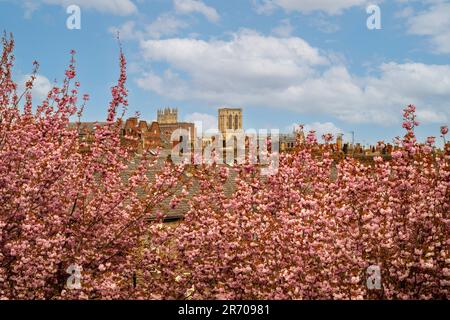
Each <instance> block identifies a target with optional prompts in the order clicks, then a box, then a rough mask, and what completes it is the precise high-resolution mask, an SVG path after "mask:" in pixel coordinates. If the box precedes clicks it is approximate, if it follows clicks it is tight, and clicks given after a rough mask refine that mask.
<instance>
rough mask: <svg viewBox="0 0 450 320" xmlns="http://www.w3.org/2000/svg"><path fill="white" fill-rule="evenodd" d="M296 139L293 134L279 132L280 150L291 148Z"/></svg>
mask: <svg viewBox="0 0 450 320" xmlns="http://www.w3.org/2000/svg"><path fill="white" fill-rule="evenodd" d="M296 141H297V138H296V136H295V134H280V151H281V152H285V151H289V150H292V149H293V148H294V147H295V144H296Z"/></svg>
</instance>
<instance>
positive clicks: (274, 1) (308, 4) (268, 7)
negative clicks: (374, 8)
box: [253, 0, 376, 15]
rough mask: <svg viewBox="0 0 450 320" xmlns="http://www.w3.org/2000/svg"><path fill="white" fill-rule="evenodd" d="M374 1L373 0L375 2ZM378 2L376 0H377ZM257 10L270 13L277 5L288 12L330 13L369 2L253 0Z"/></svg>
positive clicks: (349, 0) (348, 0) (333, 13)
mask: <svg viewBox="0 0 450 320" xmlns="http://www.w3.org/2000/svg"><path fill="white" fill-rule="evenodd" d="M373 2H374V1H372V3H373ZM375 2H376V1H375ZM253 3H254V6H255V8H256V12H258V13H260V14H261V13H262V14H270V13H271V12H273V11H274V10H275V9H276V8H277V7H278V8H282V9H284V10H286V11H288V12H291V11H300V12H303V13H311V12H314V11H322V12H325V13H327V14H330V15H336V14H341V13H342V12H343V11H344V10H346V9H349V8H352V7H355V6H362V5H364V4H367V3H368V1H367V0H253Z"/></svg>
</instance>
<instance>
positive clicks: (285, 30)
mask: <svg viewBox="0 0 450 320" xmlns="http://www.w3.org/2000/svg"><path fill="white" fill-rule="evenodd" d="M293 31H294V27H293V26H292V25H291V21H290V20H289V19H283V20H281V23H280V25H278V26H277V27H275V28H274V29H272V33H273V34H274V35H276V36H279V37H284V38H287V37H289V36H290V35H291V34H292V32H293Z"/></svg>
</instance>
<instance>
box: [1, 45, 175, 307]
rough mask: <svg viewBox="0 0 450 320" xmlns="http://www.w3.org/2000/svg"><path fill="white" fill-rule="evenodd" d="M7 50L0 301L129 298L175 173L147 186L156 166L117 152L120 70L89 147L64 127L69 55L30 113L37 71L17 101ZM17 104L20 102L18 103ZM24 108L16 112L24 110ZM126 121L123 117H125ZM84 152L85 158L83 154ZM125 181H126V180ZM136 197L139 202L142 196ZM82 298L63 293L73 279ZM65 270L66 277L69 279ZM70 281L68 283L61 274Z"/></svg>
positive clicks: (72, 93) (8, 49)
mask: <svg viewBox="0 0 450 320" xmlns="http://www.w3.org/2000/svg"><path fill="white" fill-rule="evenodd" d="M13 47H14V41H13V39H12V38H9V39H7V38H6V37H4V38H3V53H2V58H1V65H0V298H6V299H10V298H15V299H68V298H91V299H99V298H126V297H129V296H130V291H132V290H133V276H135V273H136V270H137V263H138V260H139V259H138V257H139V254H140V248H141V246H142V241H143V239H144V238H145V236H146V219H147V218H148V216H149V214H150V212H151V210H152V209H153V208H154V207H155V205H156V204H158V203H159V202H161V201H162V200H164V199H165V198H167V197H170V195H171V194H172V193H173V191H171V189H173V188H172V187H173V186H174V185H175V184H177V183H178V180H179V179H178V177H179V176H180V174H181V172H182V168H181V167H176V166H166V167H165V168H163V169H162V171H161V172H160V173H159V174H158V175H157V176H156V179H155V181H153V182H150V181H149V178H148V177H147V171H148V170H149V168H150V167H151V166H152V165H154V162H155V159H152V158H150V157H147V156H145V155H144V156H143V157H141V158H139V159H136V161H137V162H138V165H137V168H136V169H135V170H131V169H129V168H128V163H129V162H130V161H131V160H132V158H133V157H134V155H133V153H131V152H130V150H128V149H127V148H126V147H124V146H122V145H121V144H120V123H121V116H119V117H118V116H117V113H118V112H119V111H120V110H119V108H120V107H121V106H122V107H123V111H124V110H125V108H126V106H127V90H126V88H125V82H126V78H127V77H126V61H125V57H124V55H123V54H122V52H120V77H119V80H118V83H117V85H115V86H114V87H113V88H112V89H111V92H112V99H111V103H110V105H109V108H108V113H107V117H106V121H107V122H106V124H105V125H97V126H96V128H95V134H94V137H93V141H92V142H90V143H89V145H86V143H85V142H81V141H80V139H79V136H78V130H77V128H79V122H78V124H77V125H76V127H77V128H76V129H73V128H71V126H70V125H69V121H70V119H73V118H74V117H77V116H78V118H79V117H81V114H82V111H83V108H84V106H85V104H86V102H87V101H88V96H87V95H84V96H83V100H82V103H81V106H79V105H78V103H79V100H78V87H79V83H78V82H74V81H75V77H76V69H75V58H74V56H75V52H73V51H72V52H71V61H70V64H69V67H68V69H67V70H66V72H65V79H64V81H63V83H62V85H61V86H60V87H58V86H56V85H55V86H54V87H53V88H52V90H51V91H50V92H49V93H48V96H47V97H46V99H45V100H44V101H43V102H42V103H40V104H38V105H34V104H33V102H34V101H33V97H32V94H31V89H32V87H33V81H34V79H35V78H36V72H37V68H38V64H37V63H34V66H35V70H34V73H33V75H32V76H31V78H30V80H29V81H28V82H27V83H26V90H25V92H24V93H23V94H22V95H20V96H19V95H18V93H17V84H16V83H14V81H13V80H12V73H11V70H12V67H13V62H14V56H13ZM21 99H25V100H24V101H21ZM22 102H23V103H22ZM122 113H123V112H122ZM86 148H87V150H88V152H82V151H83V150H86ZM125 173H126V178H124V177H125ZM138 191H140V192H141V193H143V194H144V195H145V196H139V195H138V193H139V192H138ZM74 268H75V269H77V272H80V274H81V277H82V278H81V288H80V289H79V290H68V289H67V283H68V282H67V280H68V278H69V277H70V276H71V274H70V272H72V271H73V270H74ZM71 270H72V271H71ZM68 272H69V273H68Z"/></svg>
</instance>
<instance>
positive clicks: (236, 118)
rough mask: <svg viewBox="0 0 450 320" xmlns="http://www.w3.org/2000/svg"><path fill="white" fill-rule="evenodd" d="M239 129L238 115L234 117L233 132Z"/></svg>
mask: <svg viewBox="0 0 450 320" xmlns="http://www.w3.org/2000/svg"><path fill="white" fill-rule="evenodd" d="M238 128H239V117H238V115H235V116H234V130H237V129H238Z"/></svg>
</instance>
